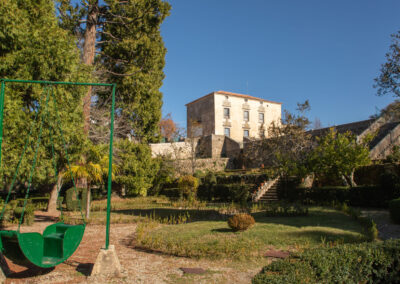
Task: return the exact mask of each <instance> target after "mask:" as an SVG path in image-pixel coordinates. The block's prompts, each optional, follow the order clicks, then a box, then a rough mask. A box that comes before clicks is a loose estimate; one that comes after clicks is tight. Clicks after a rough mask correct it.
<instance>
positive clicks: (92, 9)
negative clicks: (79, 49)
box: [82, 0, 99, 134]
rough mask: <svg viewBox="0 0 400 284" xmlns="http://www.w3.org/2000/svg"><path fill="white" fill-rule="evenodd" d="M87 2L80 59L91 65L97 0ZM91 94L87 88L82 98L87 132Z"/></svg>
mask: <svg viewBox="0 0 400 284" xmlns="http://www.w3.org/2000/svg"><path fill="white" fill-rule="evenodd" d="M89 3H91V4H89V8H88V15H87V19H86V29H85V34H84V42H83V53H82V61H83V63H84V64H86V65H90V66H92V65H93V63H94V56H95V51H96V27H97V18H98V15H99V1H98V0H94V1H93V0H92V1H90V2H89ZM91 96H92V87H89V88H88V92H87V93H86V95H85V97H84V98H83V120H84V131H85V133H86V134H89V128H90V104H91Z"/></svg>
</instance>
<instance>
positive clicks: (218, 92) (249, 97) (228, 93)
mask: <svg viewBox="0 0 400 284" xmlns="http://www.w3.org/2000/svg"><path fill="white" fill-rule="evenodd" d="M215 94H219V95H227V96H234V97H240V98H245V99H251V100H257V101H263V102H267V103H271V104H278V105H281V104H282V103H278V102H274V101H269V100H265V99H261V98H257V97H253V96H249V95H244V94H237V93H231V92H226V91H217V92H211V93H209V94H207V95H205V96H202V97H200V98H198V99H196V100H194V101H192V102H190V103H187V104H186V106H188V105H190V104H193V103H196V102H198V101H200V100H202V99H205V98H207V97H209V96H213V95H215Z"/></svg>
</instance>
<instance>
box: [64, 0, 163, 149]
mask: <svg viewBox="0 0 400 284" xmlns="http://www.w3.org/2000/svg"><path fill="white" fill-rule="evenodd" d="M169 10H170V5H169V4H168V3H167V2H166V1H163V0H127V1H118V0H106V1H104V4H101V3H100V2H99V1H98V0H86V1H82V2H81V3H80V4H79V5H77V6H73V5H72V4H71V1H70V0H61V1H60V6H59V11H60V15H61V25H62V26H63V27H64V28H66V29H69V30H72V31H74V32H75V33H76V34H77V35H78V37H79V38H80V39H81V41H82V42H83V43H82V47H83V48H82V49H83V56H82V57H83V59H84V62H85V63H86V64H88V65H92V64H93V60H92V59H93V58H94V62H95V66H96V74H97V75H98V76H99V77H100V78H101V80H102V81H104V80H106V81H108V82H114V83H117V84H118V92H117V104H118V107H119V108H120V109H121V110H122V112H121V113H120V115H122V116H124V117H126V119H127V120H129V121H130V123H131V130H132V131H130V132H132V133H133V135H134V137H135V138H136V139H137V140H139V141H142V142H151V141H154V140H158V139H159V127H158V124H159V121H160V119H161V106H162V94H161V92H160V90H159V89H160V87H161V85H162V80H163V78H164V73H163V68H164V65H165V59H164V58H165V54H166V49H165V47H164V43H163V41H162V38H161V35H160V25H161V23H162V22H163V20H164V19H165V18H166V17H167V16H168V14H169ZM94 31H96V33H94ZM96 50H97V52H98V55H97V56H96V57H95V52H96ZM86 59H87V60H86ZM89 59H90V60H89ZM98 95H100V97H101V94H98ZM86 100H89V98H87V99H86ZM89 101H90V100H89ZM87 112H90V109H89V110H88V109H87V108H85V113H86V115H85V117H86V120H87V117H88V114H87ZM132 133H127V134H132Z"/></svg>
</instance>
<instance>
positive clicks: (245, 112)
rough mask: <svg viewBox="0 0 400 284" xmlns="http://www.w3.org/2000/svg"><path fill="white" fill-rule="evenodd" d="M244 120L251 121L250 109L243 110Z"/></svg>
mask: <svg viewBox="0 0 400 284" xmlns="http://www.w3.org/2000/svg"><path fill="white" fill-rule="evenodd" d="M243 120H244V121H249V111H248V110H245V111H244V112H243Z"/></svg>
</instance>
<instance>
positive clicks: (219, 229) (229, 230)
mask: <svg viewBox="0 0 400 284" xmlns="http://www.w3.org/2000/svg"><path fill="white" fill-rule="evenodd" d="M211 232H216V233H234V231H233V230H232V229H230V228H218V229H212V230H211Z"/></svg>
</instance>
